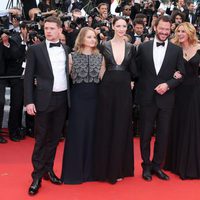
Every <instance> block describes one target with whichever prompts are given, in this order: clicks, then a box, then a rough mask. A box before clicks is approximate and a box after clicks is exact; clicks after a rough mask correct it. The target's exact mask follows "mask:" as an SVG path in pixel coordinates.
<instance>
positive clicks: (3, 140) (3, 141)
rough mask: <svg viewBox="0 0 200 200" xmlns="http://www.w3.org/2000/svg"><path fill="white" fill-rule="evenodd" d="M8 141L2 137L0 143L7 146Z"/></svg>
mask: <svg viewBox="0 0 200 200" xmlns="http://www.w3.org/2000/svg"><path fill="white" fill-rule="evenodd" d="M7 142H8V141H7V140H6V139H4V138H3V137H2V136H0V143H2V144H5V143H7Z"/></svg>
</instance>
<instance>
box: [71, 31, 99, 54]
mask: <svg viewBox="0 0 200 200" xmlns="http://www.w3.org/2000/svg"><path fill="white" fill-rule="evenodd" d="M88 31H92V32H93V33H94V34H95V35H96V32H95V31H94V29H93V28H90V27H83V28H82V29H81V30H80V32H79V34H78V36H77V38H76V41H75V45H74V50H75V51H76V52H78V53H82V52H83V49H84V39H85V36H86V34H87V32H88ZM97 44H98V41H97V38H96V45H95V47H93V49H92V52H93V53H94V54H97V53H99V50H98V49H97Z"/></svg>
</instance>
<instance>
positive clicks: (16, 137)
mask: <svg viewBox="0 0 200 200" xmlns="http://www.w3.org/2000/svg"><path fill="white" fill-rule="evenodd" d="M10 140H12V141H13V142H19V141H20V138H19V137H18V136H10Z"/></svg>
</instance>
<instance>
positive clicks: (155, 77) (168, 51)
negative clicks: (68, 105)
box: [136, 16, 184, 181]
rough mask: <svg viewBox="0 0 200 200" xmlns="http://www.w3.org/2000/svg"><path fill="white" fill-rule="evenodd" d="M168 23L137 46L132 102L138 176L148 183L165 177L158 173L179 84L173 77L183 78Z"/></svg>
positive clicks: (163, 21)
mask: <svg viewBox="0 0 200 200" xmlns="http://www.w3.org/2000/svg"><path fill="white" fill-rule="evenodd" d="M170 28H171V21H170V19H169V18H168V17H167V16H162V17H160V18H158V20H157V22H156V23H155V27H154V29H155V32H156V37H155V39H154V40H153V41H149V42H146V43H143V44H141V45H140V46H139V49H138V55H137V64H138V71H139V81H138V85H137V92H136V93H137V94H136V99H137V101H138V103H139V105H140V130H141V139H140V148H141V155H142V159H143V163H142V167H143V173H142V176H143V178H144V179H145V180H147V181H151V180H152V174H155V175H157V176H158V177H159V178H160V179H163V180H168V179H169V177H168V176H167V175H166V174H165V173H164V172H163V171H162V170H161V165H162V162H163V161H164V158H165V151H166V145H167V139H168V133H169V131H170V120H171V115H172V110H173V105H174V98H175V95H174V88H175V87H176V86H178V85H179V84H180V82H181V80H182V78H180V79H176V77H174V73H175V71H177V70H178V71H180V72H181V74H184V65H183V55H182V50H181V48H180V47H178V46H176V45H174V44H172V43H171V42H170V41H168V37H169V35H170ZM155 122H156V126H157V127H156V128H157V131H156V138H155V145H154V153H153V158H152V160H150V141H151V137H152V131H153V127H154V124H155Z"/></svg>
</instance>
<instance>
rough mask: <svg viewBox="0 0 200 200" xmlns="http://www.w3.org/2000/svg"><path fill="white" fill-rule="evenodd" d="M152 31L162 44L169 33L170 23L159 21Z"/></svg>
mask: <svg viewBox="0 0 200 200" xmlns="http://www.w3.org/2000/svg"><path fill="white" fill-rule="evenodd" d="M154 30H155V32H156V37H157V38H158V39H159V40H160V41H162V42H164V41H165V40H167V39H168V37H169V35H170V32H171V24H170V22H165V21H163V20H160V21H159V23H158V25H157V26H154Z"/></svg>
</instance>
